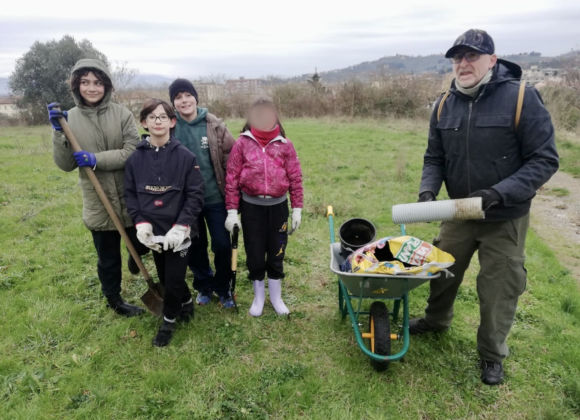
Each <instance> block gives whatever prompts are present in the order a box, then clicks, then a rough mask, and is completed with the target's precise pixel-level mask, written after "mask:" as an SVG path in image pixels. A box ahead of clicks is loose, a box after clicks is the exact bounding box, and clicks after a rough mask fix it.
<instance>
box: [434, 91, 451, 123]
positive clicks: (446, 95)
mask: <svg viewBox="0 0 580 420" xmlns="http://www.w3.org/2000/svg"><path fill="white" fill-rule="evenodd" d="M450 93H451V92H450V91H449V89H447V90H446V91H445V93H444V94H443V97H442V98H441V101H439V107H437V121H439V119H440V118H441V111H443V105H444V104H445V100H446V99H447V97H448V96H449V94H450Z"/></svg>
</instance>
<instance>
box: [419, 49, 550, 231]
mask: <svg viewBox="0 0 580 420" xmlns="http://www.w3.org/2000/svg"><path fill="white" fill-rule="evenodd" d="M521 75H522V70H521V68H520V67H519V66H518V65H517V64H514V63H511V62H509V61H505V60H501V59H499V60H498V63H497V64H496V66H495V68H494V70H493V76H492V78H491V80H490V82H489V83H487V84H486V85H484V86H483V87H482V88H481V89H480V91H479V93H478V94H477V95H476V97H475V98H472V97H470V96H466V95H464V94H462V93H461V92H459V91H458V90H457V89H456V88H455V82H452V84H451V88H450V92H451V93H450V95H449V96H448V98H447V100H446V101H445V102H444V104H443V109H442V112H441V117H440V119H439V121H437V109H438V107H439V102H440V101H441V98H439V100H438V101H437V102H436V104H435V106H434V111H433V113H432V115H431V122H430V126H429V143H428V146H427V151H426V152H425V157H424V164H423V176H422V179H421V188H420V193H421V192H424V191H432V192H433V193H434V194H435V195H437V194H438V193H439V190H440V188H441V184H442V182H445V186H446V187H447V192H448V194H449V197H450V198H453V199H455V198H465V197H467V196H468V195H469V194H470V193H472V192H474V191H477V190H481V189H487V188H493V189H494V190H495V191H497V193H499V195H500V196H501V199H502V203H501V204H500V205H498V206H494V207H492V208H490V209H489V210H488V211H487V212H486V219H487V220H508V219H515V218H518V217H521V216H523V215H525V214H527V213H528V211H529V209H530V204H531V201H532V198H533V197H534V195H535V194H536V191H537V190H538V188H540V187H541V186H542V185H543V184H544V183H545V182H546V181H548V180H549V179H550V177H551V176H552V175H553V174H554V173H555V172H556V171H557V170H558V153H557V151H556V145H555V142H554V127H553V125H552V121H551V119H550V114H549V113H548V111H547V110H546V108H545V107H544V104H543V102H542V98H541V97H540V94H539V93H538V91H537V90H536V89H535V88H534V87H531V86H527V87H526V90H525V96H524V104H523V109H522V114H521V119H520V123H519V126H518V128H517V130H516V128H515V113H516V106H517V99H518V90H519V86H520V78H521Z"/></svg>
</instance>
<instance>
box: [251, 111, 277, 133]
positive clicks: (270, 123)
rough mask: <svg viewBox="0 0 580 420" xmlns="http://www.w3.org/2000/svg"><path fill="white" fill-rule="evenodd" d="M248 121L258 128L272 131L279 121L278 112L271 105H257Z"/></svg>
mask: <svg viewBox="0 0 580 420" xmlns="http://www.w3.org/2000/svg"><path fill="white" fill-rule="evenodd" d="M248 121H249V122H250V126H252V127H254V128H256V129H258V130H261V131H270V130H273V129H274V127H275V126H276V124H277V123H278V114H276V111H275V110H274V109H272V108H271V107H269V106H257V107H254V108H253V109H252V110H251V111H250V115H249V116H248Z"/></svg>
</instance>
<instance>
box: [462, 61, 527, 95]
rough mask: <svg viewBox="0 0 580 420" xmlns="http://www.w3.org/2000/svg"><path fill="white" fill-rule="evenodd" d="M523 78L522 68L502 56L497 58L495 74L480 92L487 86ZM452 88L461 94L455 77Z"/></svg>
mask: <svg viewBox="0 0 580 420" xmlns="http://www.w3.org/2000/svg"><path fill="white" fill-rule="evenodd" d="M521 78H522V68H521V67H520V66H519V65H518V64H516V63H512V62H511V61H507V60H504V59H502V58H498V59H497V63H496V64H495V66H494V68H493V75H492V76H491V80H490V81H489V83H487V84H486V85H484V86H482V87H481V88H480V93H481V92H482V91H483V89H484V88H485V89H487V87H494V85H498V84H500V83H504V82H509V81H513V80H520V79H521ZM450 90H451V91H452V92H454V93H457V94H460V92H459V90H457V88H456V87H455V79H453V81H452V82H451V88H450Z"/></svg>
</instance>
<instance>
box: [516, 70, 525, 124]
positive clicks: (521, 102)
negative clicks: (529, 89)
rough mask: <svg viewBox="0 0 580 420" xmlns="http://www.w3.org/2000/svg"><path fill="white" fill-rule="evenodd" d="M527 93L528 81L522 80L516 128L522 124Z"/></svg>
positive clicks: (517, 106)
mask: <svg viewBox="0 0 580 420" xmlns="http://www.w3.org/2000/svg"><path fill="white" fill-rule="evenodd" d="M525 93H526V81H525V80H524V79H522V80H520V90H519V91H518V104H517V105H516V118H515V128H516V130H517V129H518V126H519V125H520V117H521V116H522V108H523V106H524V94H525Z"/></svg>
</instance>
